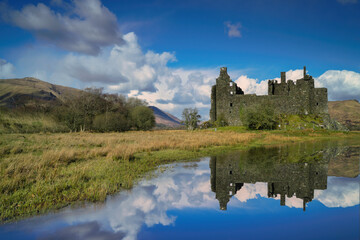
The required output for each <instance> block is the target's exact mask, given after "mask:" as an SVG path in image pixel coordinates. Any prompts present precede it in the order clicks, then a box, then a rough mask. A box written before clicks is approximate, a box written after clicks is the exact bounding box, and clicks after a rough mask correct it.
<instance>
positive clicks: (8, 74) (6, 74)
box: [0, 58, 15, 79]
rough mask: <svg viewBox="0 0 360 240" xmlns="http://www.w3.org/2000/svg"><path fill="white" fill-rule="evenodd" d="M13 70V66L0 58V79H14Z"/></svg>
mask: <svg viewBox="0 0 360 240" xmlns="http://www.w3.org/2000/svg"><path fill="white" fill-rule="evenodd" d="M14 69H15V68H14V65H12V64H11V63H9V62H7V61H6V60H4V59H1V58H0V79H1V78H12V77H14V76H15V74H14Z"/></svg>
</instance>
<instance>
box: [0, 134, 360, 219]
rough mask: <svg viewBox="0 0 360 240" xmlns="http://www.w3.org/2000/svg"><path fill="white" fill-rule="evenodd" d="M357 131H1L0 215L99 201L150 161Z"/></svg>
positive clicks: (27, 213)
mask: <svg viewBox="0 0 360 240" xmlns="http://www.w3.org/2000/svg"><path fill="white" fill-rule="evenodd" d="M349 136H350V137H351V136H355V137H358V136H359V133H350V134H343V133H336V132H332V133H328V132H327V133H325V132H314V131H309V132H304V131H303V132H302V133H299V132H282V131H271V132H267V131H257V132H245V131H244V130H243V129H234V128H233V127H231V128H226V127H225V128H219V129H218V130H217V131H215V130H214V129H210V130H202V131H184V130H168V131H147V132H141V131H137V132H125V133H56V134H50V133H40V134H0V174H1V176H2V179H1V181H0V192H1V196H0V218H1V221H9V220H13V219H16V218H22V217H26V216H30V215H35V214H39V213H44V212H47V211H49V210H54V209H59V208H62V207H64V206H67V205H69V204H73V203H79V202H97V201H104V200H105V198H106V196H107V195H109V194H113V193H115V192H118V191H119V190H120V189H129V188H131V187H132V186H133V185H134V183H136V181H137V180H138V179H140V178H141V177H143V176H144V175H145V174H146V173H148V172H149V171H151V170H154V169H155V168H156V167H157V166H159V165H161V164H165V163H169V162H172V161H176V160H182V161H183V160H189V159H194V158H197V157H200V156H207V155H213V154H217V153H220V152H225V151H228V150H230V149H245V148H248V147H251V146H259V145H273V144H285V143H289V142H298V141H305V140H314V139H321V138H331V137H336V138H339V137H349Z"/></svg>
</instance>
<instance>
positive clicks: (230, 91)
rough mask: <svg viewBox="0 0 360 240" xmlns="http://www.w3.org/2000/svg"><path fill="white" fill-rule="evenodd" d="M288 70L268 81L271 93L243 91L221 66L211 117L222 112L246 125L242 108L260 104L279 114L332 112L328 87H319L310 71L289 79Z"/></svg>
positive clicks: (214, 89)
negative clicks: (301, 76)
mask: <svg viewBox="0 0 360 240" xmlns="http://www.w3.org/2000/svg"><path fill="white" fill-rule="evenodd" d="M285 74H286V73H285V72H281V81H280V82H279V83H278V81H277V80H269V81H268V95H263V96H257V95H256V94H244V92H243V90H242V89H241V88H240V87H238V86H237V84H236V83H235V82H234V81H232V80H231V79H230V76H229V75H228V73H227V68H226V67H222V68H220V76H219V77H218V78H217V79H216V85H214V86H212V89H211V110H210V120H211V121H212V122H214V121H216V120H217V119H218V117H219V116H220V115H223V117H224V118H225V119H226V120H227V122H228V124H229V125H235V126H236V125H242V123H241V120H240V111H241V109H244V108H247V107H252V106H256V105H263V104H266V105H271V106H273V107H274V109H275V112H277V113H279V114H305V115H307V114H315V115H321V114H328V105H327V104H328V97H327V89H326V88H315V86H314V79H313V77H312V76H309V75H307V74H306V67H304V75H303V78H301V79H298V80H296V81H295V82H294V81H293V80H288V81H286V75H285Z"/></svg>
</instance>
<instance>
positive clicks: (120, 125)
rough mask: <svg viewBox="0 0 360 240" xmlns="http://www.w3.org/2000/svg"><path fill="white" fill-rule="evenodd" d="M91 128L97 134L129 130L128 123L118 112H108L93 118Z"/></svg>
mask: <svg viewBox="0 0 360 240" xmlns="http://www.w3.org/2000/svg"><path fill="white" fill-rule="evenodd" d="M93 128H94V130H96V131H99V132H109V131H115V132H123V131H127V130H129V128H130V126H129V121H128V119H127V118H126V116H125V115H124V114H122V113H120V112H108V113H103V114H100V115H97V116H95V119H94V123H93Z"/></svg>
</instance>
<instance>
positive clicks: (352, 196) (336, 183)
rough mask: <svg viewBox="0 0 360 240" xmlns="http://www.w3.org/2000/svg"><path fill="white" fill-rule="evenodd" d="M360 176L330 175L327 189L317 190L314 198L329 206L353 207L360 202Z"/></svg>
mask: <svg viewBox="0 0 360 240" xmlns="http://www.w3.org/2000/svg"><path fill="white" fill-rule="evenodd" d="M359 180H360V177H357V178H342V177H328V187H327V189H326V190H323V191H322V190H315V193H314V199H316V200H318V201H319V202H321V203H322V204H324V205H325V206H327V207H331V208H334V207H343V208H344V207H352V206H355V205H358V204H359V203H360V199H359V196H360V184H359Z"/></svg>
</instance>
